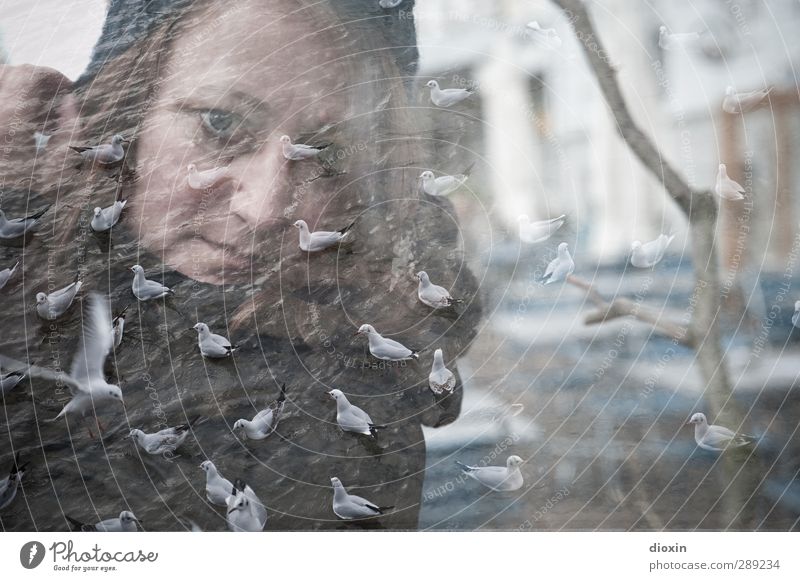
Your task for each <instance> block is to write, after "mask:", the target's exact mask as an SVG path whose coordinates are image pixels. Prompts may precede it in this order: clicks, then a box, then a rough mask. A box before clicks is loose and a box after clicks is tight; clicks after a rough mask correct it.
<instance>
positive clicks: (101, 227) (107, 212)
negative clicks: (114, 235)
mask: <svg viewBox="0 0 800 581" xmlns="http://www.w3.org/2000/svg"><path fill="white" fill-rule="evenodd" d="M127 203H128V200H119V201H116V202H114V203H113V204H111V205H110V206H107V207H105V208H100V207H97V208H95V209H94V216H93V217H92V221H91V223H90V226H91V227H92V230H94V231H95V232H107V231H109V230H111V228H112V227H114V225H115V224H116V223H117V222H119V217H120V215H121V214H122V209H123V208H124V207H125V204H127Z"/></svg>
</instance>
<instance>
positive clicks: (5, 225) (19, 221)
mask: <svg viewBox="0 0 800 581" xmlns="http://www.w3.org/2000/svg"><path fill="white" fill-rule="evenodd" d="M49 209H50V206H47V207H46V208H43V209H41V210H39V211H38V212H36V213H34V214H31V215H30V216H25V217H24V218H11V219H9V218H6V215H5V213H4V212H3V210H0V238H3V239H5V240H11V239H13V238H19V237H20V236H25V234H27V233H28V232H29V231H30V229H31V228H33V227H34V226H35V225H36V223H37V222H39V219H40V218H41V217H42V216H44V213H45V212H47V210H49Z"/></svg>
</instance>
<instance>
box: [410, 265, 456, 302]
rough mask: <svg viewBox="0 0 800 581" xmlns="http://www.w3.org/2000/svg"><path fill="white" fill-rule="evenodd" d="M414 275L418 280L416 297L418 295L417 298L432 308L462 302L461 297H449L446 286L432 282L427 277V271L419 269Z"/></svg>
mask: <svg viewBox="0 0 800 581" xmlns="http://www.w3.org/2000/svg"><path fill="white" fill-rule="evenodd" d="M416 277H417V280H419V287H418V288H417V297H419V300H420V301H421V302H422V303H423V304H426V305H428V306H429V307H433V308H434V309H440V308H443V307H451V306H453V305H454V304H456V303H463V302H464V301H462V300H461V299H454V298H453V297H451V296H450V293H449V292H448V290H447V289H446V288H444V287H441V286H438V285H435V284H433V283H432V282H431V279H430V277H428V273H427V272H425V271H424V270H421V271H419V272H418V273H417V274H416Z"/></svg>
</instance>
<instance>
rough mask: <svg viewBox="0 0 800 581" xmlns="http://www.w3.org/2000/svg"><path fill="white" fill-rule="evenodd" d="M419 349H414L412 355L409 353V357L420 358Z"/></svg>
mask: <svg viewBox="0 0 800 581" xmlns="http://www.w3.org/2000/svg"><path fill="white" fill-rule="evenodd" d="M419 351H420V350H419V349H412V350H411V355H409V357H410V358H411V359H419Z"/></svg>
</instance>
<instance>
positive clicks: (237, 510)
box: [226, 479, 267, 532]
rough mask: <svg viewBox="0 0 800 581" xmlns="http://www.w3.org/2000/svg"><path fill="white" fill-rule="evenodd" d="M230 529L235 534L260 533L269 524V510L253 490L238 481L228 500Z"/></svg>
mask: <svg viewBox="0 0 800 581" xmlns="http://www.w3.org/2000/svg"><path fill="white" fill-rule="evenodd" d="M226 505H227V507H228V512H227V519H228V528H229V529H230V530H232V531H234V532H258V531H262V530H264V525H266V524H267V509H266V508H265V507H264V504H263V503H262V502H261V501H260V500H259V499H258V497H257V496H256V493H255V492H253V489H252V488H250V487H249V486H247V484H245V483H244V482H243V481H242V480H239V479H237V480H236V483H235V484H234V485H233V486H232V487H231V492H230V495H229V496H228V498H227V500H226Z"/></svg>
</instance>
